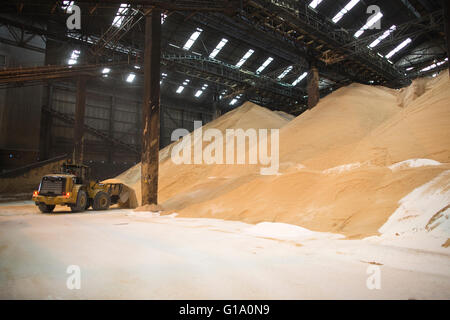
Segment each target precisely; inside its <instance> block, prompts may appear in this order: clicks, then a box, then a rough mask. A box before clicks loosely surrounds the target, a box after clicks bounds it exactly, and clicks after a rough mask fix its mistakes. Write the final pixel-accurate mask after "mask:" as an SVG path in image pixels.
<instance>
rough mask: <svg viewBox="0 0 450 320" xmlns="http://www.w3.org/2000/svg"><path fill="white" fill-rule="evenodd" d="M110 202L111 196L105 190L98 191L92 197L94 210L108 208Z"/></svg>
mask: <svg viewBox="0 0 450 320" xmlns="http://www.w3.org/2000/svg"><path fill="white" fill-rule="evenodd" d="M110 204H111V198H110V197H109V194H107V193H106V192H103V191H100V192H99V193H97V194H96V195H95V197H94V203H93V204H92V209H94V210H108V209H109V206H110Z"/></svg>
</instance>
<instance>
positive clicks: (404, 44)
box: [386, 38, 412, 59]
mask: <svg viewBox="0 0 450 320" xmlns="http://www.w3.org/2000/svg"><path fill="white" fill-rule="evenodd" d="M411 41H412V40H411V38H408V39H406V40H405V41H403V42H402V43H400V44H399V45H398V46H397V47H395V48H394V49H393V50H392V51H391V52H389V53H388V54H387V55H386V59H390V58H391V57H393V56H394V55H395V54H396V53H397V52H399V51H400V50H402V49H403V48H404V47H406V46H407V45H408V44H410V43H411Z"/></svg>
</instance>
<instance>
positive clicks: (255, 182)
mask: <svg viewBox="0 0 450 320" xmlns="http://www.w3.org/2000/svg"><path fill="white" fill-rule="evenodd" d="M449 89H450V81H449V77H448V72H443V73H442V74H441V75H440V76H439V77H437V78H434V79H431V78H429V79H419V80H417V81H415V82H414V83H413V84H412V85H411V86H410V87H408V88H405V89H402V90H392V89H387V88H383V87H376V86H366V85H361V84H352V85H350V86H347V87H345V88H341V89H339V90H337V91H336V92H334V93H332V94H330V95H329V96H327V97H326V98H324V99H322V100H321V101H320V102H319V104H318V105H317V106H316V107H315V108H313V109H312V110H309V111H307V112H305V113H303V114H302V115H300V116H299V117H297V118H295V119H294V120H292V121H290V122H289V123H288V124H286V125H284V124H285V123H286V121H284V122H283V121H281V119H278V121H277V122H276V124H277V126H275V125H274V126H273V127H272V128H277V127H281V130H280V174H279V175H274V176H261V175H259V173H258V171H257V170H256V169H255V168H253V166H242V165H241V166H239V165H234V166H231V165H174V164H173V163H172V161H171V160H170V159H168V158H167V156H166V157H164V158H163V159H162V161H161V167H160V168H161V170H160V181H159V199H160V203H161V204H162V206H163V208H164V209H165V211H166V212H167V213H171V212H177V213H178V214H179V215H181V216H187V217H213V218H223V219H232V220H241V221H245V222H250V223H260V222H282V223H289V224H295V225H299V226H301V227H304V228H308V229H311V230H314V231H324V232H334V233H342V234H345V235H347V236H348V237H364V236H368V235H376V234H378V233H379V231H378V230H379V229H380V228H381V227H382V226H383V225H384V224H385V223H386V221H387V220H388V219H389V217H390V216H391V215H392V214H393V213H394V212H397V210H398V208H399V207H400V206H401V202H400V200H401V199H403V198H404V197H406V196H407V195H408V194H410V193H411V192H413V190H415V189H416V188H419V187H420V186H423V185H425V184H427V183H428V182H430V181H432V180H433V179H434V178H436V177H437V176H439V175H440V174H442V173H443V172H444V171H446V170H449V169H450V164H449V162H450V161H449V159H450V102H449V101H450V90H449ZM243 108H244V110H246V109H245V108H247V109H248V108H250V109H251V110H250V111H252V110H253V109H255V110H256V111H258V112H256V111H255V112H254V113H255V114H249V112H250V111H247V112H246V113H244V115H248V117H247V118H245V121H242V122H241V123H239V122H236V118H244V116H242V115H241V110H239V109H237V110H234V111H233V112H231V113H229V114H226V115H224V116H222V117H221V118H219V119H217V120H216V121H215V123H214V122H212V123H210V124H209V125H210V127H215V126H217V125H218V124H220V125H221V127H220V128H219V129H220V130H223V129H224V128H227V127H228V126H229V127H234V128H238V127H242V128H244V129H245V128H248V127H253V128H271V127H270V126H268V122H270V121H267V120H268V119H272V117H273V116H274V115H276V114H275V113H273V112H270V111H268V110H266V109H263V108H260V107H256V106H254V105H245V106H244V107H243ZM261 110H264V115H267V117H263V118H264V120H265V121H261V122H260V120H259V119H258V117H257V116H258V115H259V113H260V112H259V111H261ZM269 115H270V116H269ZM246 124H247V125H248V126H247V127H245V125H246ZM283 125H284V126H283ZM164 154H167V153H163V155H164ZM117 179H118V180H121V181H122V182H124V183H127V184H128V185H130V186H131V187H132V188H134V189H135V190H136V193H137V194H138V197H140V184H139V183H140V182H139V179H140V167H139V166H136V167H134V168H132V169H130V170H129V171H128V172H125V173H124V174H122V175H121V176H119V177H117ZM443 179H444V180H445V181H441V182H440V183H441V185H444V186H445V185H447V186H448V185H449V182H450V181H449V178H448V175H446V176H444V178H443ZM423 197H427V194H424V195H423ZM424 201H425V200H424ZM437 206H440V205H439V204H438V205H437ZM444 207H445V205H444ZM441 209H443V208H440V209H439V210H441ZM433 210H434V209H433ZM439 210H438V211H439ZM418 214H419V215H420V214H421V213H420V212H419V213H418ZM428 215H430V213H427V216H428Z"/></svg>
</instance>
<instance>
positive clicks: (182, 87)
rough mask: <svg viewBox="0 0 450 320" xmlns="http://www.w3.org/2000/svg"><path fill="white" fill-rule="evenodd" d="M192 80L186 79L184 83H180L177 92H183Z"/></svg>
mask: <svg viewBox="0 0 450 320" xmlns="http://www.w3.org/2000/svg"><path fill="white" fill-rule="evenodd" d="M190 81H191V80H189V79H186V80H184V81H183V84H182V85H180V86H179V87H178V89H177V91H176V92H177V93H178V94H180V93H182V92H183V90H184V86H187V85H188V84H189V82H190Z"/></svg>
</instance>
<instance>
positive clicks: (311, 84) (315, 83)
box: [308, 66, 320, 109]
mask: <svg viewBox="0 0 450 320" xmlns="http://www.w3.org/2000/svg"><path fill="white" fill-rule="evenodd" d="M319 98H320V95H319V71H318V70H317V67H315V66H313V67H311V69H310V70H309V73H308V108H309V109H311V108H313V107H315V106H316V104H317V103H318V102H319Z"/></svg>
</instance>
